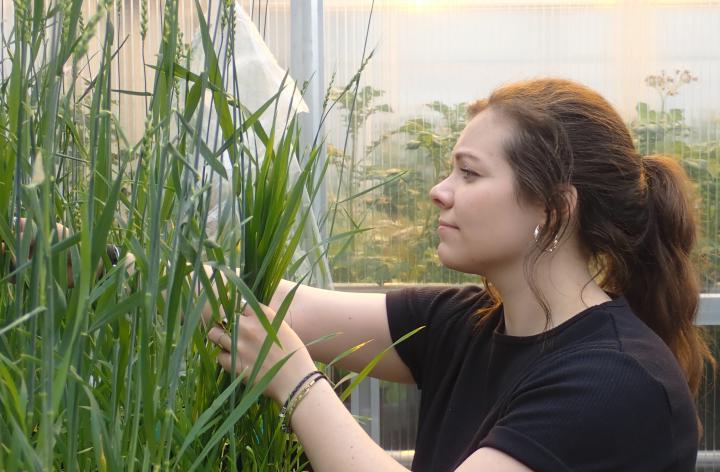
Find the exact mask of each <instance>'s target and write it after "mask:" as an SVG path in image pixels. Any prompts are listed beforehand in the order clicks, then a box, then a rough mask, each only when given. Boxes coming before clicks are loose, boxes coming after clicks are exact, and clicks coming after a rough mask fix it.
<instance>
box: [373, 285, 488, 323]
mask: <svg viewBox="0 0 720 472" xmlns="http://www.w3.org/2000/svg"><path fill="white" fill-rule="evenodd" d="M491 303H492V299H491V298H490V295H489V294H488V292H487V290H485V289H484V288H483V287H481V286H479V285H471V284H467V285H456V286H450V285H418V286H411V287H404V288H402V289H397V290H391V291H389V292H388V293H387V298H386V305H387V309H388V316H391V317H393V316H398V315H399V316H403V317H404V316H410V317H412V318H414V319H419V320H422V322H423V323H425V324H427V325H428V326H431V325H434V326H438V325H441V324H445V323H448V322H451V321H453V320H454V321H462V322H464V321H466V320H467V319H469V317H470V316H471V315H472V314H474V313H476V312H477V311H478V310H480V309H482V308H484V307H488V306H490V305H491Z"/></svg>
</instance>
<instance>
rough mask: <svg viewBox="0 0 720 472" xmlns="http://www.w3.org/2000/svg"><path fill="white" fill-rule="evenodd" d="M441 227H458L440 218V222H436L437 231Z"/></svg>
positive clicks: (441, 228)
mask: <svg viewBox="0 0 720 472" xmlns="http://www.w3.org/2000/svg"><path fill="white" fill-rule="evenodd" d="M443 229H458V227H457V226H455V225H453V224H450V223H448V222H447V221H442V220H440V222H439V223H438V231H439V230H443Z"/></svg>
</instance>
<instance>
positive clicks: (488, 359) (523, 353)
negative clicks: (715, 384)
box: [386, 286, 698, 472]
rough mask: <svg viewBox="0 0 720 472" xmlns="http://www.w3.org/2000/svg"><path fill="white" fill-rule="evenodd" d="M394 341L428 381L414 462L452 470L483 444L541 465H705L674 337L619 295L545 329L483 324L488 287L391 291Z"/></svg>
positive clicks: (680, 468)
mask: <svg viewBox="0 0 720 472" xmlns="http://www.w3.org/2000/svg"><path fill="white" fill-rule="evenodd" d="M386 303H387V310H388V322H389V325H390V333H391V335H392V338H393V340H394V341H395V340H397V339H399V338H400V337H401V336H403V335H404V334H406V333H408V332H410V331H412V330H413V329H415V328H417V327H419V326H423V325H425V326H426V328H424V329H422V330H421V331H419V332H418V333H416V334H415V335H414V336H412V337H410V338H409V339H407V340H406V341H404V342H403V343H401V344H399V345H398V346H396V349H397V352H398V354H399V355H400V357H401V358H402V360H403V361H404V362H405V364H407V366H408V368H409V369H410V371H411V372H412V375H413V377H414V379H415V381H416V383H417V385H418V387H419V388H420V389H421V391H422V397H421V402H420V418H419V423H418V435H417V438H416V446H415V459H414V461H413V467H412V470H414V471H433V472H434V471H449V470H454V469H455V468H456V467H458V466H459V465H460V464H461V463H462V462H463V461H464V460H465V459H467V458H468V457H469V456H470V455H471V454H472V453H473V452H475V451H476V450H477V449H479V448H481V447H492V448H495V449H498V450H500V451H503V452H505V453H506V454H508V455H510V456H512V457H514V458H515V459H516V460H518V461H520V462H522V463H524V464H525V465H527V466H528V467H529V468H530V469H532V470H534V471H535V472H564V471H672V472H685V471H688V472H689V471H693V470H694V469H695V461H696V457H697V448H698V432H697V420H696V411H695V406H694V403H693V400H692V396H691V394H690V391H689V389H688V386H687V383H686V381H685V379H684V376H683V374H682V371H681V370H680V367H679V366H678V364H677V362H676V360H675V358H674V356H673V355H672V353H671V352H670V350H669V349H668V348H667V346H666V345H665V344H664V343H663V341H662V340H661V339H660V338H659V337H658V336H657V335H656V334H655V333H654V332H653V331H652V330H651V329H650V328H649V327H648V326H647V325H645V324H644V323H643V322H642V321H641V320H640V319H639V318H638V317H637V316H635V314H634V313H633V312H632V311H631V309H630V307H629V305H628V303H627V300H626V299H625V298H624V297H619V298H617V299H615V300H612V301H608V302H605V303H603V304H601V305H597V306H594V307H590V308H588V309H586V310H584V311H583V312H582V313H579V314H578V315H576V316H574V317H573V318H571V319H570V320H568V321H566V322H564V323H562V324H560V325H559V326H556V327H554V328H551V329H550V330H548V331H547V332H546V333H544V334H541V335H537V336H529V337H514V336H508V335H506V334H503V333H504V325H503V316H502V307H500V308H499V309H498V310H496V311H495V312H493V313H492V314H490V315H488V316H489V317H490V318H489V319H488V320H487V323H486V324H484V325H483V327H482V328H481V329H480V330H474V325H475V323H476V321H477V317H475V316H472V315H473V313H475V312H476V311H477V309H479V308H481V307H483V306H487V304H488V297H487V294H486V293H485V292H483V291H482V289H481V288H479V287H475V286H465V287H457V288H450V289H448V288H437V287H417V288H409V289H403V290H397V291H393V292H389V293H388V294H387V302H386Z"/></svg>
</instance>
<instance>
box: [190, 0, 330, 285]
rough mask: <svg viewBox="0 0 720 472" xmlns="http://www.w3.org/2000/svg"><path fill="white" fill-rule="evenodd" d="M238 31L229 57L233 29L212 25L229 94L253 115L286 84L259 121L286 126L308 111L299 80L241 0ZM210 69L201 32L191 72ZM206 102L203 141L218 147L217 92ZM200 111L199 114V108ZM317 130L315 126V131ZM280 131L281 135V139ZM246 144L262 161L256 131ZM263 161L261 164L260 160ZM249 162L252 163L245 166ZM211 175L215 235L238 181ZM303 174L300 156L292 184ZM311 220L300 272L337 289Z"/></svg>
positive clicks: (304, 207)
mask: <svg viewBox="0 0 720 472" xmlns="http://www.w3.org/2000/svg"><path fill="white" fill-rule="evenodd" d="M234 14H235V32H234V41H233V47H232V49H231V52H232V56H228V44H229V40H228V39H229V36H230V34H229V28H228V27H227V26H225V27H218V28H217V32H215V31H214V30H213V29H212V28H214V27H212V26H211V30H210V36H211V38H212V40H213V43H214V47H215V54H216V55H217V57H218V63H219V65H220V72H221V75H222V77H223V82H224V84H225V89H226V91H227V92H228V94H229V95H231V96H233V97H235V98H237V100H238V101H239V102H240V103H241V104H242V105H243V106H244V107H246V108H247V109H248V110H249V111H250V112H251V113H252V112H255V111H256V110H257V109H259V108H260V107H261V106H262V105H263V104H265V103H266V102H267V101H268V100H269V99H270V98H272V97H273V96H274V95H275V94H277V93H278V91H279V90H280V88H281V86H283V89H282V91H281V92H280V95H279V97H278V99H277V103H276V105H272V106H270V107H269V108H268V109H267V110H266V111H265V112H264V113H263V114H262V115H261V117H260V119H259V122H260V123H261V124H262V126H263V128H264V129H265V130H267V131H268V132H269V130H270V129H271V127H272V124H273V117H274V115H275V114H277V118H276V128H277V129H278V130H282V128H283V127H284V126H285V125H286V123H287V122H288V121H289V119H291V118H292V116H293V115H294V114H296V113H306V112H308V107H307V105H306V103H305V101H304V100H303V98H302V95H301V93H300V91H299V89H298V87H297V85H296V83H295V81H294V80H293V79H292V78H291V77H290V76H289V74H287V72H286V71H285V70H283V69H282V68H281V67H280V66H279V65H278V63H277V60H276V58H275V56H274V55H273V54H272V52H271V51H270V49H269V48H268V46H267V44H265V41H264V40H263V38H262V36H261V35H260V32H259V31H258V29H257V27H256V26H255V24H254V23H253V21H252V19H251V18H250V17H249V16H248V14H247V12H246V11H245V10H244V8H243V7H242V5H240V3H239V2H235V8H234ZM218 16H219V15H218ZM206 69H207V67H206V63H205V53H204V49H203V43H202V38H201V36H200V33H199V32H198V33H197V34H196V35H195V37H194V38H193V41H192V52H191V65H190V70H191V71H192V72H193V73H195V74H200V73H202V72H203V71H205V70H206ZM201 103H202V104H203V110H202V113H203V117H204V119H203V126H202V128H201V132H202V139H203V140H204V141H205V142H206V143H207V144H208V146H209V147H210V149H213V150H216V149H219V148H220V147H221V146H222V143H223V138H222V130H221V129H220V126H219V123H218V120H217V114H216V112H215V110H214V108H213V103H212V94H211V93H210V92H207V95H206V96H205V97H204V100H202V102H201ZM196 113H197V112H196ZM310 131H313V132H314V131H315V130H310ZM280 134H281V133H280V132H278V135H277V137H276V139H277V138H279V135H280ZM244 139H246V142H245V145H246V146H247V147H248V148H249V149H251V150H252V151H253V154H254V155H255V156H257V158H258V160H261V159H262V158H263V156H264V154H265V148H264V146H263V144H262V143H261V142H260V140H259V139H257V138H256V136H255V135H254V134H253V133H252V132H250V131H249V132H248V133H247V136H246V137H244ZM221 162H222V164H223V167H224V168H225V169H226V173H227V175H228V177H229V176H231V175H232V163H231V161H230V156H229V155H228V153H227V151H225V152H224V153H223V155H222V160H221ZM259 163H260V162H259ZM245 165H246V166H247V163H246V164H245ZM205 172H206V173H207V175H210V176H211V177H210V182H211V202H210V212H209V217H208V234H209V235H211V237H212V236H214V235H215V234H216V232H217V229H218V224H219V223H220V222H221V221H220V220H221V219H224V218H228V217H229V215H230V213H229V211H228V210H229V209H228V208H227V206H228V205H230V204H231V198H232V192H231V189H232V185H231V182H229V181H228V180H226V179H225V178H223V177H222V176H220V175H219V174H217V173H215V172H213V171H212V169H210V167H209V166H207V167H206V168H205ZM299 173H300V165H299V163H298V162H296V161H295V160H293V161H292V164H291V168H290V182H291V184H292V183H294V181H295V180H296V178H297V176H298V175H299ZM309 208H310V201H309V197H308V195H307V194H304V195H303V203H302V208H301V210H300V213H302V212H304V211H306V210H307V209H309ZM310 211H311V215H310V217H309V218H308V219H307V223H306V225H305V228H303V237H302V241H301V243H300V245H299V247H298V251H297V254H296V257H299V256H300V255H302V254H304V253H306V252H309V253H310V254H312V255H311V256H309V257H308V258H307V259H306V260H305V261H304V262H303V265H302V266H301V268H300V270H299V271H298V274H300V275H304V274H306V273H308V272H309V271H311V274H310V277H309V279H308V281H309V283H312V284H313V285H317V286H322V287H331V286H332V280H331V278H330V272H329V266H328V263H327V258H326V257H325V256H322V247H321V246H322V245H321V244H319V243H320V241H321V237H320V231H319V229H318V226H317V223H316V221H317V220H316V217H315V215H314V214H312V210H311V209H310ZM236 217H237V218H236V220H237V221H241V220H242V216H241V215H237V214H236Z"/></svg>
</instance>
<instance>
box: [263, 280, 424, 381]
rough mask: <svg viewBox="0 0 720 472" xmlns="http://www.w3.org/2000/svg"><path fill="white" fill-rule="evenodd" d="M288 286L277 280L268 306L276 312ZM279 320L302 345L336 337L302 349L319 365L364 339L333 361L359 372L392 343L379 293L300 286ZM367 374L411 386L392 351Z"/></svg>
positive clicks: (410, 376) (382, 298)
mask: <svg viewBox="0 0 720 472" xmlns="http://www.w3.org/2000/svg"><path fill="white" fill-rule="evenodd" d="M293 287H295V283H294V282H290V281H287V280H283V281H281V282H280V285H279V286H278V289H277V291H276V292H275V294H274V295H273V298H272V301H271V302H270V308H272V309H273V310H274V311H277V309H278V308H279V307H280V304H281V303H282V301H283V299H284V298H285V296H286V295H287V294H288V292H290V290H292V288H293ZM285 322H286V323H288V324H289V325H290V327H291V328H292V330H293V331H295V332H296V333H297V335H298V336H300V339H302V340H303V342H304V343H305V344H307V343H309V342H311V341H313V340H315V339H319V338H321V337H323V336H326V335H328V334H330V333H337V334H336V335H335V336H333V337H332V338H331V339H328V340H326V341H323V342H320V343H316V344H312V345H310V346H308V350H309V351H310V355H311V356H312V358H313V359H315V360H316V361H319V362H323V363H328V362H330V361H331V360H333V359H334V358H335V357H336V356H338V355H339V354H341V353H343V352H345V351H347V350H348V349H350V348H352V347H355V346H357V345H359V344H362V343H364V342H367V341H370V342H369V343H368V344H366V345H365V346H363V347H362V348H361V349H359V350H357V351H355V352H354V353H352V354H350V355H349V356H347V357H345V358H344V359H343V360H342V361H340V362H338V363H337V365H338V366H340V367H342V368H345V369H348V370H351V371H353V372H360V371H361V370H362V369H363V368H364V367H365V366H366V365H368V364H369V363H370V361H372V360H373V358H375V356H377V355H378V354H380V353H381V352H382V351H383V350H385V349H387V347H388V346H390V345H391V344H392V338H391V336H390V328H389V326H388V320H387V308H386V306H385V294H383V293H350V292H340V291H333V290H323V289H319V288H314V287H308V286H306V285H301V286H300V287H299V288H298V290H297V291H296V292H295V297H294V298H293V301H292V304H291V305H290V309H289V311H288V313H287V314H286V315H285ZM370 375H372V376H373V377H376V378H380V379H383V380H389V381H392V382H400V383H414V379H413V377H412V374H411V373H410V370H409V369H408V367H407V366H406V365H405V363H404V362H403V361H402V359H400V356H399V355H398V354H397V352H396V351H395V349H390V350H389V351H387V352H386V353H385V354H384V356H383V357H382V359H381V360H380V362H379V363H378V364H377V366H376V367H375V368H374V369H373V371H372V372H371V374H370Z"/></svg>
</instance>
